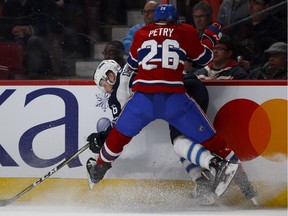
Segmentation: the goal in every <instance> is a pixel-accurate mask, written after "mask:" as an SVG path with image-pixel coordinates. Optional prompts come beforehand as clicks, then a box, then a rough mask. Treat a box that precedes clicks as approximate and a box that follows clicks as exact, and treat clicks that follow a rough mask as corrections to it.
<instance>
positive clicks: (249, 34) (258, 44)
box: [223, 0, 287, 69]
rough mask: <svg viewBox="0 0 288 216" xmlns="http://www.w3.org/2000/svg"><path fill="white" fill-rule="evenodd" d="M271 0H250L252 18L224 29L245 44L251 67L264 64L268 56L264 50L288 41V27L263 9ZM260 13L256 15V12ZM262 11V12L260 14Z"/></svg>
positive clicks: (249, 6)
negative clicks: (276, 43) (279, 42)
mask: <svg viewBox="0 0 288 216" xmlns="http://www.w3.org/2000/svg"><path fill="white" fill-rule="evenodd" d="M269 3H270V1H269V0H249V5H248V8H247V10H248V11H249V15H250V16H253V17H252V18H251V19H249V20H247V21H245V22H242V23H240V24H238V25H235V26H233V27H231V28H229V27H228V28H227V29H225V27H224V29H223V33H226V34H229V35H230V36H231V37H232V38H233V40H234V41H235V42H238V43H240V44H242V45H243V46H245V47H246V48H247V50H248V52H249V53H250V56H251V69H253V68H256V67H259V66H262V65H264V64H265V63H266V62H267V60H268V59H267V56H266V55H265V53H264V50H266V49H268V48H269V47H270V46H271V45H272V44H273V43H275V42H277V41H281V42H285V43H287V27H286V26H285V25H283V22H281V21H280V20H279V19H277V18H275V17H274V16H273V15H270V13H269V12H265V11H264V13H261V11H263V10H265V9H268V8H269V7H270V4H269ZM256 13H257V14H258V15H256V16H255V14H256ZM259 13H260V14H259Z"/></svg>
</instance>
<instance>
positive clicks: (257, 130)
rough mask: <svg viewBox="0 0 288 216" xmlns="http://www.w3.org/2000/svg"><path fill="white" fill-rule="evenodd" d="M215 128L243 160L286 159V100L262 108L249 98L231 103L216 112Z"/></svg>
mask: <svg viewBox="0 0 288 216" xmlns="http://www.w3.org/2000/svg"><path fill="white" fill-rule="evenodd" d="M214 127H215V129H216V131H217V132H218V133H219V134H220V135H221V136H223V138H224V139H225V140H226V141H227V142H228V143H229V146H230V148H231V149H232V150H233V151H234V152H235V153H236V154H237V156H238V157H239V158H240V159H241V160H242V161H245V160H252V159H254V158H256V157H258V156H260V155H261V156H263V157H265V158H266V159H268V160H272V161H284V160H287V100H284V99H271V100H268V101H266V102H264V103H262V104H261V105H259V104H257V103H255V102H254V101H251V100H248V99H236V100H232V101H229V102H228V103H226V104H224V105H223V106H222V107H221V109H220V110H219V111H218V112H217V114H216V116H215V119H214Z"/></svg>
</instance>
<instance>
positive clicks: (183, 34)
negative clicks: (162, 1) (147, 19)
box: [127, 23, 212, 93]
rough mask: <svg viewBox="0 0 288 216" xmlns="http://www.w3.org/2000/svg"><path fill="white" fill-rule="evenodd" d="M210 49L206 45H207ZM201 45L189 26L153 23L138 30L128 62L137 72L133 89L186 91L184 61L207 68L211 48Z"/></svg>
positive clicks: (170, 91) (151, 91) (194, 30)
mask: <svg viewBox="0 0 288 216" xmlns="http://www.w3.org/2000/svg"><path fill="white" fill-rule="evenodd" d="M208 46H209V45H208ZM208 46H204V45H202V43H201V42H200V40H199V39H198V33H197V31H196V29H195V28H194V27H193V26H191V25H188V24H181V25H179V26H177V25H174V24H163V23H155V24H150V25H146V26H144V27H143V28H141V29H139V30H138V31H137V32H136V33H135V35H134V39H133V44H132V46H131V49H130V53H129V56H128V59H127V63H128V64H129V65H130V67H131V68H132V69H133V70H135V71H138V74H137V75H136V77H135V79H134V82H133V86H132V90H133V91H141V92H148V93H149V92H150V93H154V92H167V93H179V92H185V88H184V85H183V69H184V61H185V60H186V59H187V58H189V59H190V60H192V61H193V62H195V63H198V64H200V65H203V66H204V65H206V64H207V63H208V62H209V61H210V60H211V58H212V51H211V48H212V47H208Z"/></svg>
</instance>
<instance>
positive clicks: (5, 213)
mask: <svg viewBox="0 0 288 216" xmlns="http://www.w3.org/2000/svg"><path fill="white" fill-rule="evenodd" d="M0 215H1V216H18V215H19V216H39V215H41V216H42V215H43V216H45V215H55V216H58V215H59V216H66V215H69V216H74V215H81V216H90V215H93V216H98V215H104V216H107V215H115V216H118V215H137V216H142V215H143V216H144V215H145V216H147V215H180V216H183V215H203V216H210V215H212V216H217V215H219V216H220V215H221V216H226V215H227V216H228V215H229V216H238V215H245V216H260V215H261V216H266V215H269V216H270V215H271V216H272V215H273V216H282V215H283V216H284V215H285V216H287V209H229V208H223V207H221V208H219V207H207V206H206V207H200V206H198V207H195V206H194V207H191V206H186V207H184V206H183V208H182V209H177V208H176V209H174V210H173V208H171V207H168V208H167V209H166V210H165V208H161V207H160V208H159V209H157V210H155V209H154V211H149V209H147V210H145V211H144V210H143V211H140V212H139V211H138V212H137V211H133V210H132V211H130V210H128V209H126V210H125V211H114V210H108V209H103V208H98V207H93V206H82V207H79V206H78V207H75V206H67V205H64V206H49V205H25V204H20V205H19V204H16V205H15V204H12V205H10V206H6V207H2V208H1V209H0Z"/></svg>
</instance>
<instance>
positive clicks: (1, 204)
mask: <svg viewBox="0 0 288 216" xmlns="http://www.w3.org/2000/svg"><path fill="white" fill-rule="evenodd" d="M12 202H13V200H11V199H6V200H0V207H4V206H8V205H9V204H10V203H12Z"/></svg>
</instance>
